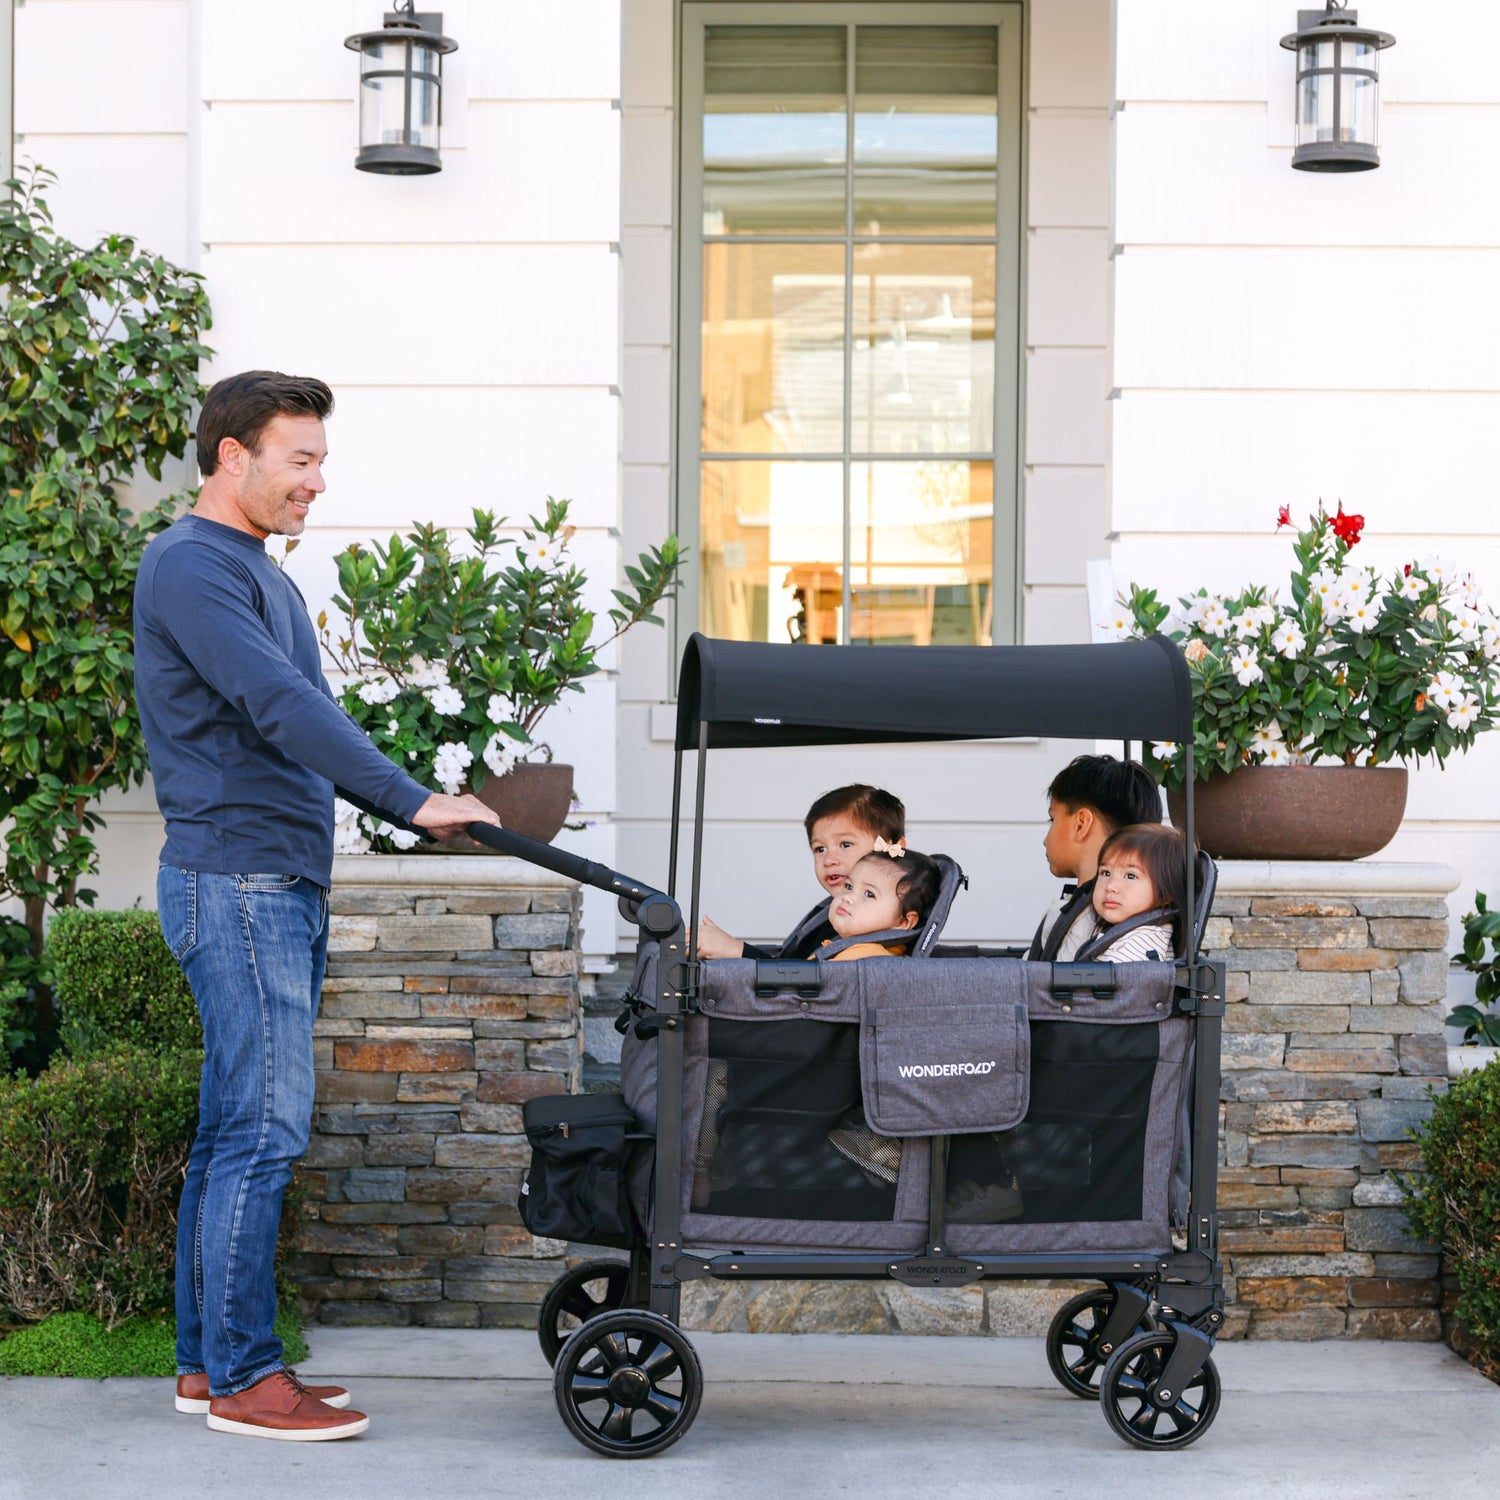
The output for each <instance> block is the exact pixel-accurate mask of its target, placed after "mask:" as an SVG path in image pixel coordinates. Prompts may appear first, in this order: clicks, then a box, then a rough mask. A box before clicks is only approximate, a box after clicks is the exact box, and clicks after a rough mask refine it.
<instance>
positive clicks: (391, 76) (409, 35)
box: [344, 0, 458, 177]
mask: <svg viewBox="0 0 1500 1500" xmlns="http://www.w3.org/2000/svg"><path fill="white" fill-rule="evenodd" d="M396 3H397V6H398V9H396V10H394V11H387V12H386V13H385V25H384V26H383V27H382V28H381V30H379V31H360V32H357V33H356V34H355V35H354V36H346V37H345V38H344V45H345V46H346V47H347V48H349V50H350V51H351V52H358V53H359V155H358V156H356V157H355V158H354V165H355V166H356V167H358V168H359V170H360V171H361V172H385V173H389V174H390V175H392V176H396V177H414V176H420V175H421V174H423V173H426V172H441V171H442V170H443V161H442V158H441V157H440V156H439V155H438V128H439V126H440V125H441V123H442V118H443V110H442V97H443V58H444V56H445V55H446V54H447V53H449V52H457V51H458V43H457V42H455V41H454V40H453V39H452V38H451V37H446V36H443V35H442V29H443V17H442V13H441V12H439V11H420V12H418V11H415V10H413V9H412V5H413V0H405V4H404V5H402V4H401V0H396Z"/></svg>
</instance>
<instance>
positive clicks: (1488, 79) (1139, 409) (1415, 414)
mask: <svg viewBox="0 0 1500 1500" xmlns="http://www.w3.org/2000/svg"><path fill="white" fill-rule="evenodd" d="M1297 9H1298V7H1297V5H1296V4H1295V0H1285V3H1283V0H1232V3H1223V4H1218V5H1215V6H1214V7H1213V18H1212V21H1211V23H1208V21H1207V18H1206V17H1205V9H1204V7H1203V6H1202V5H1201V4H1198V3H1194V0H1115V4H1114V7H1113V10H1114V49H1115V89H1114V92H1115V98H1116V101H1117V103H1116V110H1115V117H1114V126H1113V130H1114V142H1113V156H1114V192H1113V220H1112V239H1113V242H1114V260H1113V325H1112V330H1111V355H1112V365H1113V369H1112V375H1111V380H1110V383H1111V385H1112V386H1114V387H1115V388H1116V397H1115V399H1114V400H1112V401H1111V402H1110V403H1109V407H1110V413H1111V458H1110V466H1109V477H1110V512H1109V515H1110V520H1109V524H1110V526H1111V527H1112V528H1113V530H1114V531H1115V533H1116V534H1117V540H1116V541H1115V543H1114V548H1113V559H1114V571H1115V577H1116V580H1117V581H1120V582H1123V581H1124V580H1126V579H1132V578H1133V579H1139V580H1141V581H1143V582H1144V581H1150V582H1152V583H1155V584H1159V585H1161V586H1163V587H1164V588H1165V589H1166V590H1167V591H1168V592H1171V591H1174V590H1177V591H1186V590H1188V589H1189V588H1192V587H1196V586H1197V585H1199V584H1206V585H1208V586H1210V587H1213V588H1220V587H1223V588H1229V587H1233V586H1234V585H1236V584H1238V583H1241V582H1248V581H1252V580H1274V579H1278V578H1285V576H1286V574H1287V572H1288V570H1289V568H1290V564H1291V557H1290V549H1289V548H1288V546H1287V539H1286V536H1285V535H1284V534H1283V535H1282V536H1281V537H1279V538H1278V537H1277V536H1276V535H1275V534H1274V524H1275V513H1276V507H1277V506H1279V505H1283V504H1284V505H1289V506H1290V507H1291V508H1292V511H1293V512H1294V514H1295V515H1297V516H1298V517H1305V516H1306V515H1307V514H1308V512H1309V511H1310V510H1311V509H1312V508H1313V507H1315V506H1316V504H1317V502H1318V501H1319V500H1320V499H1321V500H1323V501H1325V502H1326V503H1328V504H1329V505H1330V506H1332V505H1333V504H1334V503H1335V502H1337V501H1340V500H1342V502H1343V503H1344V505H1345V507H1346V508H1347V509H1349V510H1351V511H1357V512H1360V513H1362V514H1363V515H1364V516H1365V519H1366V527H1367V531H1366V540H1365V541H1364V542H1362V543H1361V545H1360V554H1361V556H1362V559H1363V560H1365V561H1367V562H1369V563H1372V564H1380V565H1389V564H1393V563H1396V562H1399V561H1404V560H1407V559H1409V558H1411V557H1413V556H1420V555H1422V554H1424V553H1427V552H1432V551H1437V552H1439V553H1441V554H1443V555H1445V556H1448V557H1451V558H1453V559H1455V560H1457V561H1459V562H1461V563H1463V564H1465V565H1468V566H1472V567H1473V569H1474V571H1475V572H1476V573H1477V574H1478V575H1479V577H1480V579H1481V581H1482V582H1484V583H1487V584H1488V587H1489V592H1490V594H1491V597H1495V596H1496V595H1500V536H1497V530H1496V526H1495V521H1494V495H1495V483H1496V475H1497V473H1500V360H1497V356H1496V350H1497V348H1500V291H1497V287H1500V203H1497V200H1496V197H1495V195H1494V194H1493V193H1490V192H1487V191H1485V190H1484V187H1483V184H1484V183H1486V182H1487V181H1488V180H1489V178H1490V176H1491V175H1492V172H1493V162H1494V160H1495V157H1496V154H1497V148H1500V107H1497V106H1500V75H1497V74H1496V72H1495V70H1494V69H1493V68H1492V67H1488V66H1486V63H1485V59H1484V48H1483V47H1482V46H1475V45H1473V44H1472V39H1473V38H1476V37H1478V36H1480V35H1481V34H1482V31H1481V28H1482V27H1483V26H1484V25H1485V24H1487V23H1490V22H1492V21H1493V6H1491V5H1487V4H1485V3H1484V0H1444V3H1443V4H1442V5H1434V4H1432V3H1431V0H1366V3H1363V4H1360V5H1359V7H1358V9H1359V14H1360V20H1361V21H1362V22H1365V23H1367V24H1373V25H1376V26H1378V27H1380V28H1381V29H1382V30H1386V31H1389V32H1392V33H1393V34H1394V35H1395V37H1396V45H1395V47H1393V48H1391V49H1390V50H1388V51H1386V52H1384V53H1382V54H1381V93H1382V108H1381V120H1380V136H1381V141H1380V148H1381V166H1380V167H1379V169H1378V170H1376V171H1373V172H1360V173H1352V174H1348V175H1327V174H1321V173H1311V172H1295V171H1293V170H1292V168H1291V148H1292V133H1291V124H1290V122H1291V118H1292V80H1293V76H1294V71H1295V65H1294V59H1293V57H1292V54H1290V53H1288V52H1285V51H1283V50H1282V49H1281V48H1280V47H1279V46H1278V45H1277V40H1278V38H1279V37H1281V36H1282V35H1284V34H1285V33H1287V32H1289V31H1293V30H1295V29H1296V19H1297V16H1296V12H1297ZM1465 39H1468V40H1465ZM1497 770H1500V746H1497V745H1495V744H1493V743H1491V742H1490V741H1488V740H1481V741H1480V742H1479V748H1478V749H1476V751H1475V752H1474V753H1473V754H1471V755H1470V756H1468V757H1467V758H1466V759H1463V760H1459V761H1454V762H1450V764H1449V767H1448V769H1447V770H1444V771H1441V772H1439V771H1436V770H1423V771H1421V772H1419V773H1418V774H1416V776H1415V777H1414V779H1413V784H1412V790H1411V797H1410V801H1409V804H1408V817H1407V821H1406V823H1405V825H1404V826H1403V828H1402V831H1401V833H1400V834H1399V835H1398V837H1397V839H1396V841H1395V843H1394V844H1392V845H1391V847H1390V848H1389V850H1388V851H1386V855H1385V856H1383V857H1389V858H1395V859H1419V860H1427V859H1430V860H1441V861H1444V862H1446V863H1449V864H1452V865H1454V866H1456V867H1457V868H1458V869H1459V870H1461V871H1462V872H1463V877H1464V884H1463V885H1462V887H1461V888H1460V890H1459V891H1458V892H1457V893H1456V894H1455V896H1454V898H1453V910H1454V912H1455V915H1457V914H1458V913H1461V912H1462V911H1464V910H1466V909H1467V904H1468V902H1469V900H1470V898H1471V895H1472V892H1473V890H1474V889H1475V888H1476V887H1478V888H1479V889H1486V888H1488V889H1490V890H1494V889H1495V887H1496V884H1497V882H1500V827H1497V821H1496V800H1495V795H1494V786H1495V778H1496V772H1497Z"/></svg>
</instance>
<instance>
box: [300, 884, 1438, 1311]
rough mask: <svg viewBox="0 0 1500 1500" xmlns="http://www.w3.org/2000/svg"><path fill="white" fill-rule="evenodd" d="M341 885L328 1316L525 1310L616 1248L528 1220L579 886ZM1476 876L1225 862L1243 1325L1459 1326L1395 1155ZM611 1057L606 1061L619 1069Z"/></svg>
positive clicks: (318, 1192) (1037, 1294)
mask: <svg viewBox="0 0 1500 1500" xmlns="http://www.w3.org/2000/svg"><path fill="white" fill-rule="evenodd" d="M335 882H336V885H335V890H334V894H333V898H332V907H333V911H334V913H335V916H334V918H333V922H334V932H333V941H332V951H331V953H330V964H329V977H328V982H327V984H326V986H325V992H324V1002H323V1012H322V1016H321V1018H320V1020H319V1022H318V1040H317V1043H316V1045H317V1049H318V1059H317V1061H318V1067H319V1069H320V1078H319V1093H318V1098H319V1103H320V1108H319V1111H318V1119H317V1121H316V1128H315V1135H314V1140H313V1145H312V1148H311V1150H310V1151H309V1154H308V1159H307V1163H306V1167H305V1169H304V1172H303V1174H302V1175H303V1178H304V1181H305V1182H306V1185H307V1188H308V1194H309V1197H308V1202H307V1205H306V1209H305V1215H304V1223H303V1226H302V1229H301V1233H300V1237H299V1240H298V1255H297V1257H296V1261H295V1267H294V1269H295V1271H296V1274H297V1276H298V1278H299V1280H300V1282H301V1285H302V1288H303V1293H304V1296H305V1297H306V1298H307V1299H308V1301H309V1303H310V1305H311V1306H312V1307H313V1309H314V1311H315V1315H316V1316H318V1317H319V1318H321V1319H322V1320H323V1321H325V1322H337V1323H390V1324H405V1323H413V1324H426V1325H433V1326H448V1327H455V1326H456V1327H492V1326H509V1325H526V1324H530V1323H531V1322H532V1321H533V1320H534V1318H535V1308H536V1305H537V1303H538V1302H539V1301H540V1299H541V1296H542V1295H543V1293H544V1292H545V1290H546V1288H547V1286H548V1285H549V1284H550V1282H551V1281H552V1280H553V1278H554V1277H555V1276H556V1275H557V1274H558V1273H559V1272H560V1271H561V1270H562V1269H563V1267H564V1266H565V1265H567V1264H570V1263H573V1262H575V1261H577V1260H579V1259H582V1258H585V1257H589V1256H593V1255H595V1254H597V1253H598V1252H597V1251H594V1250H590V1249H589V1248H587V1247H583V1246H566V1245H563V1244H561V1243H559V1242H555V1241H548V1240H537V1239H534V1238H533V1237H532V1236H531V1235H530V1234H528V1233H527V1232H526V1231H525V1229H524V1228H522V1227H521V1225H520V1223H519V1219H518V1216H517V1214H516V1211H515V1207H514V1204H515V1198H516V1191H517V1189H518V1187H519V1182H520V1175H521V1171H522V1169H523V1168H524V1165H525V1163H526V1160H527V1149H526V1142H525V1137H524V1136H523V1135H522V1134H521V1119H520V1102H521V1101H522V1100H523V1099H525V1098H528V1097H530V1096H532V1095H533V1094H539V1093H561V1092H564V1091H574V1090H577V1089H579V1088H581V1087H582V1086H583V1082H582V1064H583V1058H582V1029H583V1008H584V1003H585V999H586V998H587V997H580V993H579V977H578V955H577V952H576V941H577V921H578V893H577V891H576V889H574V888H573V887H572V886H571V884H570V883H569V882H566V881H563V880H561V879H560V878H558V877H555V876H552V875H549V874H547V873H546V872H543V871H539V870H535V869H533V868H532V867H529V866H526V865H522V864H520V863H518V862H516V861H512V860H506V859H498V858H493V857H482V856H473V857H467V858H466V857H416V856H413V857H407V858H371V857H368V856H366V857H362V858H358V859H341V860H340V861H339V862H338V867H337V868H336V870H335ZM1457 883H1458V877H1457V874H1456V872H1455V871H1453V870H1451V869H1448V868H1447V867H1446V866H1441V865H1399V864H1390V863H1377V862H1365V863H1354V864H1312V863H1307V864H1303V863H1285V864H1274V865H1273V864H1254V863H1229V864H1225V865H1223V866H1222V867H1221V870H1220V879H1219V891H1218V899H1217V900H1216V902H1215V906H1214V915H1213V917H1212V919H1211V921H1210V924H1209V931H1208V935H1207V945H1208V948H1209V949H1210V951H1211V952H1212V953H1213V955H1214V956H1215V957H1222V958H1224V959H1225V960H1226V962H1227V966H1228V972H1229V988H1228V997H1227V998H1228V1002H1229V1003H1228V1006H1227V1014H1226V1017H1225V1032H1224V1049H1223V1064H1224V1082H1223V1089H1222V1100H1223V1104H1222V1113H1221V1121H1222V1124H1221V1139H1220V1162H1221V1170H1220V1192H1219V1208H1220V1224H1221V1248H1222V1252H1223V1257H1224V1261H1225V1271H1226V1277H1227V1289H1228V1292H1229V1297H1230V1307H1229V1321H1228V1326H1227V1328H1226V1331H1225V1336H1226V1337H1231V1338H1232V1337H1245V1336H1249V1337H1264V1338H1341V1337H1354V1338H1408V1339H1436V1338H1439V1337H1440V1336H1441V1319H1440V1313H1439V1296H1440V1284H1439V1281H1438V1274H1439V1266H1438V1257H1437V1252H1436V1250H1435V1249H1434V1247H1432V1246H1430V1245H1424V1244H1421V1243H1420V1242H1417V1241H1415V1240H1414V1239H1413V1238H1412V1236H1411V1234H1410V1231H1409V1230H1408V1228H1407V1225H1406V1220H1405V1216H1404V1214H1403V1213H1402V1210H1401V1208H1400V1195H1399V1191H1398V1189H1397V1186H1396V1181H1395V1178H1394V1176H1393V1174H1394V1173H1395V1172H1398V1171H1400V1170H1402V1169H1404V1168H1407V1167H1410V1166H1412V1165H1414V1164H1415V1161H1416V1153H1415V1148H1414V1146H1413V1145H1412V1144H1411V1142H1410V1141H1409V1140H1408V1139H1407V1135H1406V1132H1407V1130H1408V1128H1409V1127H1410V1126H1411V1125H1413V1124H1414V1123H1416V1122H1417V1121H1418V1120H1420V1119H1422V1118H1423V1117H1424V1116H1425V1115H1426V1113H1427V1110H1428V1105H1427V1102H1426V1101H1427V1093H1428V1090H1429V1088H1441V1087H1443V1086H1444V1081H1445V1074H1446V1051H1445V1046H1444V1037H1443V1030H1442V1026H1443V1015H1444V1013H1445V1010H1446V1006H1445V1004H1444V997H1445V993H1446V987H1447V951H1448V944H1449V932H1448V921H1447V906H1446V900H1445V898H1446V895H1447V893H1448V892H1449V891H1451V890H1452V889H1454V887H1455V886H1456V885H1457ZM599 988H600V989H601V990H603V989H605V988H607V986H606V985H600V986H599ZM612 1008H613V1007H612V1006H609V1005H606V1009H609V1010H611V1011H612ZM604 1024H605V1017H604V1016H603V1014H602V1013H601V1015H600V1016H599V1019H598V1020H597V1021H595V1022H594V1027H595V1028H596V1029H598V1030H602V1029H603V1026H604ZM598 1061H599V1063H601V1064H604V1066H603V1067H596V1068H595V1069H591V1074H592V1075H593V1076H591V1078H590V1083H591V1084H592V1085H593V1086H596V1087H599V1086H605V1087H607V1086H609V1080H608V1077H607V1073H606V1069H607V1060H606V1059H605V1058H600V1059H598ZM1093 1284H1094V1283H1090V1282H1072V1281H1068V1282H1062V1281H1055V1282H1027V1283H998V1284H994V1283H991V1284H988V1285H984V1286H974V1287H959V1288H949V1289H944V1290H941V1291H937V1290H935V1291H926V1292H917V1291H914V1290H911V1289H908V1288H906V1287H903V1286H900V1285H899V1284H896V1283H890V1284H871V1283H835V1282H824V1283H816V1282H808V1283H803V1282H767V1283H758V1282H749V1283H715V1282H699V1283H694V1284H691V1285H689V1286H688V1287H687V1288H685V1291H684V1299H683V1320H684V1323H685V1324H686V1325H687V1326H689V1327H701V1328H720V1329H723V1328H729V1329H733V1328H739V1329H751V1330H757V1331H780V1332H815V1331H860V1332H872V1333H873V1332H921V1333H976V1334H985V1333H989V1334H1036V1333H1041V1332H1043V1331H1045V1329H1046V1326H1047V1322H1048V1320H1049V1319H1050V1317H1051V1314H1052V1311H1053V1309H1054V1308H1055V1307H1056V1306H1057V1305H1058V1304H1059V1303H1060V1302H1062V1301H1063V1300H1064V1299H1065V1298H1066V1297H1068V1296H1070V1295H1071V1294H1072V1293H1073V1292H1074V1291H1076V1290H1078V1289H1080V1288H1081V1287H1085V1286H1090V1285H1093Z"/></svg>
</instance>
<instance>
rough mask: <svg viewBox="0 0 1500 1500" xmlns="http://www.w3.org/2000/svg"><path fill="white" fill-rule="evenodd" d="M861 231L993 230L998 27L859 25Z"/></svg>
mask: <svg viewBox="0 0 1500 1500" xmlns="http://www.w3.org/2000/svg"><path fill="white" fill-rule="evenodd" d="M854 80H855V82H854V87H855V99H854V228H855V232H856V233H858V234H881V233H884V234H994V232H995V181H996V178H995V162H996V153H997V141H998V126H999V116H998V111H997V91H998V89H999V81H1000V66H999V34H998V33H997V32H996V31H995V29H994V28H993V27H983V26H945V27H931V26H862V27H860V28H859V30H858V32H857V33H856V41H855V50H854Z"/></svg>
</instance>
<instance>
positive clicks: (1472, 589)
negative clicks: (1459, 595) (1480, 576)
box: [1463, 573, 1484, 612]
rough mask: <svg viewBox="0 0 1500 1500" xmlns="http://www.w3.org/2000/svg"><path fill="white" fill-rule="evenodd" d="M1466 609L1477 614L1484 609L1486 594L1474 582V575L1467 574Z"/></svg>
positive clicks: (1464, 584) (1465, 578) (1464, 587)
mask: <svg viewBox="0 0 1500 1500" xmlns="http://www.w3.org/2000/svg"><path fill="white" fill-rule="evenodd" d="M1463 591H1464V608H1465V609H1472V610H1475V611H1476V612H1477V611H1479V610H1482V609H1483V608H1484V594H1483V593H1482V592H1481V591H1480V588H1479V585H1478V584H1477V583H1475V582H1474V575H1473V574H1472V573H1465V574H1464V578H1463Z"/></svg>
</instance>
